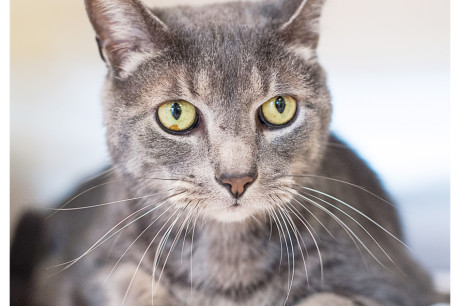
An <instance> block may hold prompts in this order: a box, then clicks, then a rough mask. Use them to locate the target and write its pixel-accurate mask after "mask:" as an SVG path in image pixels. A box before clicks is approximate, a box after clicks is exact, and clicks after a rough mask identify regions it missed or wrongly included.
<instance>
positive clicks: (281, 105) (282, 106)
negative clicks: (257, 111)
mask: <svg viewBox="0 0 460 306" xmlns="http://www.w3.org/2000/svg"><path fill="white" fill-rule="evenodd" d="M275 106H276V109H277V110H278V112H279V113H280V114H282V113H283V112H284V109H285V108H286V102H285V101H284V99H283V97H278V98H276V101H275Z"/></svg>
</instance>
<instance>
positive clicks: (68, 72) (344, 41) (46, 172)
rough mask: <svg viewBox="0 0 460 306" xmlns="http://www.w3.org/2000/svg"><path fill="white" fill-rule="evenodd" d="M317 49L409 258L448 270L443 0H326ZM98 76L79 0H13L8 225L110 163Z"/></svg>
mask: <svg viewBox="0 0 460 306" xmlns="http://www.w3.org/2000/svg"><path fill="white" fill-rule="evenodd" d="M148 2H149V3H150V4H152V5H161V6H164V5H174V4H178V3H181V4H190V3H191V4H198V3H205V2H206V3H209V2H217V1H211V0H207V1H186V0H168V1H165V0H161V1H160V0H158V1H155V0H149V1H148ZM319 58H320V60H321V62H322V63H323V65H324V66H325V68H326V70H327V71H328V75H329V84H330V88H331V92H332V97H333V104H334V115H333V123H332V128H333V130H334V131H336V132H337V133H338V134H339V135H340V136H342V137H343V138H345V139H346V140H347V141H348V142H349V143H350V144H352V145H353V146H354V147H355V148H356V149H358V151H359V152H360V153H361V155H362V156H363V157H364V158H366V160H367V161H369V162H370V163H371V165H372V166H373V167H374V168H375V169H376V170H377V171H378V172H379V173H380V174H381V177H382V179H383V181H384V182H385V183H386V186H387V187H388V189H389V190H390V191H391V193H392V194H393V196H394V197H395V199H396V200H397V201H398V202H399V205H400V207H401V212H402V217H403V220H404V222H405V225H406V233H407V238H408V241H409V243H410V244H411V246H412V247H413V249H415V251H416V256H418V257H419V258H420V260H421V261H422V262H423V263H424V264H425V266H427V267H428V268H429V269H430V270H432V271H448V269H449V219H448V216H449V157H448V156H449V155H448V151H449V148H448V135H449V123H448V120H449V119H448V118H449V117H448V111H449V106H448V105H449V104H448V97H449V94H448V91H449V87H448V86H449V85H448V84H449V1H448V0H386V1H368V0H347V1H343V0H328V1H327V4H326V6H325V9H324V17H323V20H322V37H321V41H320V47H319ZM104 75H105V66H104V64H103V62H102V61H101V60H100V58H99V55H98V51H97V47H96V44H95V41H94V33H93V31H92V28H91V26H90V23H89V21H88V20H87V17H86V13H85V10H84V4H83V0H65V1H62V0H41V1H26V0H15V1H11V219H12V225H14V224H15V221H16V220H17V217H18V214H19V212H20V211H22V210H23V209H24V208H25V207H29V206H42V207H43V206H51V205H53V204H54V203H55V202H56V201H57V200H58V199H61V198H62V197H63V196H64V195H65V194H66V193H68V192H69V191H70V190H71V188H72V187H74V186H75V185H76V183H77V182H80V181H81V180H82V179H83V178H84V177H85V176H87V175H89V174H91V173H93V172H94V171H96V170H97V169H99V168H100V167H101V166H102V165H103V164H104V163H108V161H109V158H108V155H107V152H106V148H105V141H104V129H103V127H102V119H101V118H102V115H101V107H100V105H99V92H100V88H101V85H102V81H103V77H104Z"/></svg>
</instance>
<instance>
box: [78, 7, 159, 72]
mask: <svg viewBox="0 0 460 306" xmlns="http://www.w3.org/2000/svg"><path fill="white" fill-rule="evenodd" d="M85 4H86V10H87V12H88V16H89V19H90V21H91V24H92V25H93V28H94V30H95V31H96V40H97V43H98V46H99V51H100V53H101V56H102V58H103V59H104V61H105V62H106V63H107V65H108V66H109V69H110V71H111V72H112V73H113V75H114V76H115V77H118V78H125V77H127V76H129V75H130V74H131V73H132V72H133V71H134V70H136V68H137V67H138V66H139V65H140V64H141V63H142V62H144V61H145V60H147V59H149V58H153V57H155V56H158V55H159V53H160V52H161V48H162V46H164V45H165V41H166V37H167V31H168V28H167V26H166V25H165V24H164V23H163V22H162V21H161V20H160V19H159V18H158V17H156V16H155V15H154V14H153V13H152V12H151V11H150V10H148V9H147V8H146V7H145V6H144V5H143V4H142V3H141V2H140V1H139V0H85Z"/></svg>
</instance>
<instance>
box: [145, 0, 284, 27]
mask: <svg viewBox="0 0 460 306" xmlns="http://www.w3.org/2000/svg"><path fill="white" fill-rule="evenodd" d="M275 10H276V8H275V7H273V6H272V5H271V4H270V3H260V2H230V3H220V4H208V5H203V6H177V7H171V8H162V9H158V8H155V9H152V11H153V13H154V14H155V15H157V16H158V17H159V18H160V19H162V20H163V21H164V22H165V23H166V24H167V25H168V26H169V27H171V28H176V29H181V28H184V27H185V28H199V29H204V28H210V27H222V26H225V27H228V28H232V27H236V26H246V27H252V28H254V27H262V26H265V25H267V24H269V23H272V22H273V21H274V18H273V15H274V14H275V13H274V11H275Z"/></svg>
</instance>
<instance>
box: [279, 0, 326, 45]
mask: <svg viewBox="0 0 460 306" xmlns="http://www.w3.org/2000/svg"><path fill="white" fill-rule="evenodd" d="M284 2H285V4H284V5H285V6H288V7H287V8H288V9H289V11H291V12H293V13H292V14H291V15H290V17H289V19H287V20H285V21H284V22H283V23H282V24H281V27H280V28H279V31H280V34H281V35H282V37H283V40H284V41H285V42H286V43H288V44H290V45H292V46H299V47H303V48H305V47H308V48H311V49H313V50H314V49H316V47H317V46H318V40H319V21H320V17H321V11H322V8H323V4H324V2H325V0H284Z"/></svg>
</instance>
